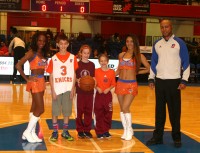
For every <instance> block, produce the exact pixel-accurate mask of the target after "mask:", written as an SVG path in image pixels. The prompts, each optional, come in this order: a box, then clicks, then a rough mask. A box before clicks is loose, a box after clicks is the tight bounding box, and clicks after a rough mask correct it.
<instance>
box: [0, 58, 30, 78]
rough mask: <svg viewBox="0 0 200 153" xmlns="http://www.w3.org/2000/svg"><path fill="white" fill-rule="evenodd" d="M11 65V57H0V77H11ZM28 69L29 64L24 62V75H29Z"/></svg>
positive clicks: (12, 60) (12, 61)
mask: <svg viewBox="0 0 200 153" xmlns="http://www.w3.org/2000/svg"><path fill="white" fill-rule="evenodd" d="M13 63H14V59H13V57H0V75H13V68H14V67H13ZM29 69H30V66H29V63H28V62H26V63H25V64H24V73H25V74H26V75H29V73H30V72H29ZM17 75H19V72H17Z"/></svg>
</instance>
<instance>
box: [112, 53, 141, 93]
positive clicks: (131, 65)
mask: <svg viewBox="0 0 200 153" xmlns="http://www.w3.org/2000/svg"><path fill="white" fill-rule="evenodd" d="M119 69H120V70H136V61H135V58H133V59H132V58H131V59H128V60H125V59H123V57H122V58H120V59H119ZM115 93H116V94H118V95H126V94H132V95H133V96H136V95H137V94H138V84H137V81H136V80H123V79H121V78H118V80H117V85H116V88H115Z"/></svg>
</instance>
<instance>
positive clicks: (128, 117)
mask: <svg viewBox="0 0 200 153" xmlns="http://www.w3.org/2000/svg"><path fill="white" fill-rule="evenodd" d="M124 115H125V120H126V137H125V140H131V139H132V136H133V134H134V132H133V128H132V117H131V113H125V114H124Z"/></svg>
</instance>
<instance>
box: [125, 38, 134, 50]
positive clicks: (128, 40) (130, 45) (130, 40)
mask: <svg viewBox="0 0 200 153" xmlns="http://www.w3.org/2000/svg"><path fill="white" fill-rule="evenodd" d="M126 47H127V48H128V50H133V49H134V43H133V38H132V37H127V38H126Z"/></svg>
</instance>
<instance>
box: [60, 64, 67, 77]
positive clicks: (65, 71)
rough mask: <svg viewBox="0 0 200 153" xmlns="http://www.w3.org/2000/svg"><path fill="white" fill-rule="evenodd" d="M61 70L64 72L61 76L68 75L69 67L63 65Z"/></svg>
mask: <svg viewBox="0 0 200 153" xmlns="http://www.w3.org/2000/svg"><path fill="white" fill-rule="evenodd" d="M60 69H61V71H62V72H61V75H66V74H67V67H66V66H64V65H63V66H61V67H60Z"/></svg>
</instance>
